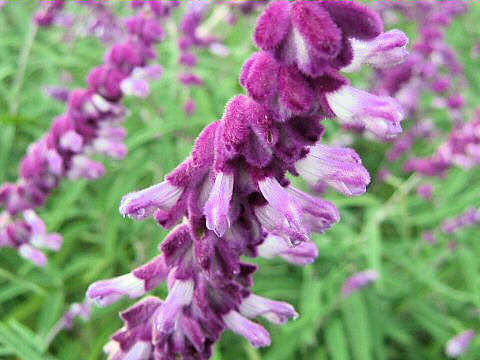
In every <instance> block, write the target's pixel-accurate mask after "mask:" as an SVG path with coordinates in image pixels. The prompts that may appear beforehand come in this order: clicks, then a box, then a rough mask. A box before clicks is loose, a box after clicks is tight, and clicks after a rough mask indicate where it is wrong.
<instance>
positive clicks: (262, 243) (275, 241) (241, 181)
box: [88, 1, 405, 359]
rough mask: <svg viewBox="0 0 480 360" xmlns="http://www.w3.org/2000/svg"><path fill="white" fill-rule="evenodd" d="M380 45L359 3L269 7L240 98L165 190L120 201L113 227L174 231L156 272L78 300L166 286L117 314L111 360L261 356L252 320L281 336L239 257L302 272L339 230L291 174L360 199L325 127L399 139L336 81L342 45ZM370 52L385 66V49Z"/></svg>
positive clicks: (362, 177)
mask: <svg viewBox="0 0 480 360" xmlns="http://www.w3.org/2000/svg"><path fill="white" fill-rule="evenodd" d="M382 33H383V26H382V23H381V21H380V19H379V17H378V15H377V14H376V13H374V12H373V11H371V10H369V9H368V8H367V7H365V6H363V5H361V4H359V3H356V2H339V1H296V2H287V1H275V2H272V3H271V4H270V5H269V7H268V8H267V9H266V10H265V12H264V14H263V15H262V16H261V17H260V19H259V21H258V23H257V28H256V31H255V41H256V43H257V45H258V46H259V47H260V49H261V50H260V51H259V52H257V53H255V54H253V56H252V57H251V58H250V59H248V60H247V61H246V63H245V65H244V68H243V71H242V74H241V84H242V85H243V86H244V88H245V89H246V90H247V92H248V94H247V95H238V96H235V97H234V98H233V99H232V100H230V102H229V103H228V104H227V106H226V109H225V112H224V114H223V117H222V118H221V119H220V120H219V121H216V122H214V123H212V124H210V125H208V126H207V127H206V128H205V129H204V130H203V132H202V133H201V134H200V136H199V137H198V139H197V141H196V143H195V145H194V149H193V151H192V153H191V155H190V156H189V157H188V158H187V159H186V160H185V161H184V162H183V163H182V164H180V165H179V166H178V167H177V168H176V169H175V170H174V171H173V172H172V173H170V174H169V175H168V176H166V178H165V181H163V182H161V183H160V184H158V185H154V186H152V187H150V188H147V189H145V190H140V191H137V192H133V193H130V194H128V195H126V196H125V197H124V198H123V199H122V202H121V205H120V212H121V213H122V215H124V216H127V217H131V218H134V219H138V220H143V219H146V218H148V217H152V218H154V219H155V220H156V221H157V222H158V223H159V224H160V225H162V226H163V227H165V228H168V229H170V228H171V229H172V230H171V232H170V234H169V235H168V236H167V238H166V239H165V240H164V242H163V243H162V244H161V247H160V249H161V255H160V257H159V259H162V260H154V261H160V263H161V264H162V266H161V267H153V268H152V269H151V270H147V268H148V266H147V267H146V268H145V269H144V270H142V271H141V272H140V273H141V275H142V276H139V272H138V269H137V270H135V271H134V272H132V273H130V274H127V275H123V276H120V277H117V278H115V279H112V280H103V281H99V282H97V283H94V284H92V285H91V286H90V289H89V290H88V296H89V297H90V298H93V299H96V300H98V302H99V303H100V304H109V303H111V302H112V301H115V300H117V299H118V298H120V297H121V296H128V297H140V296H142V295H143V294H144V293H145V291H149V290H151V288H149V289H147V286H146V284H147V281H150V284H151V283H154V284H155V286H157V285H158V283H159V282H160V281H162V280H164V281H165V282H166V283H167V286H168V290H169V294H168V296H167V297H166V299H165V300H163V301H162V300H160V299H158V298H154V297H149V298H147V299H144V300H141V301H140V302H139V303H137V304H136V305H134V306H133V307H132V308H130V309H129V310H127V311H126V312H124V313H123V314H122V318H123V319H124V321H125V326H124V327H123V328H122V329H121V330H120V331H119V332H118V333H116V334H115V335H114V336H113V338H112V342H110V343H109V344H108V345H107V347H106V348H105V350H106V351H107V352H108V353H109V355H110V356H111V357H112V358H114V359H157V358H160V359H175V358H185V359H207V358H209V357H210V356H211V354H212V346H213V345H214V344H215V343H216V342H217V341H218V340H219V338H220V336H221V334H222V332H223V331H225V330H227V329H229V330H232V331H234V332H235V333H237V334H239V335H241V336H243V337H245V338H246V339H247V340H249V341H250V343H251V344H252V345H253V346H255V347H262V346H268V345H269V344H270V343H271V338H270V335H269V333H268V332H267V330H266V329H265V328H264V327H263V326H261V325H260V324H258V323H256V322H254V321H253V320H252V319H254V318H256V317H259V316H262V317H264V318H266V319H267V320H269V321H270V322H273V323H274V324H283V323H285V322H286V321H288V320H289V319H295V318H296V317H297V316H298V315H297V313H296V311H295V310H294V308H293V307H292V306H291V305H289V304H287V303H284V302H281V301H274V300H270V299H267V298H264V297H261V296H260V295H257V294H254V293H252V285H253V274H254V272H255V271H256V270H257V266H255V265H252V264H248V263H246V262H245V261H244V260H243V256H245V255H247V256H259V255H260V256H264V257H266V258H271V257H276V256H279V257H282V258H284V259H285V260H286V261H288V262H290V263H294V264H298V265H306V264H309V263H311V262H313V261H314V259H315V257H316V256H317V255H318V249H317V247H316V245H315V244H314V243H313V242H312V236H313V234H315V233H323V232H325V231H327V230H328V229H329V228H330V227H331V226H333V225H334V224H335V223H336V222H338V221H339V220H340V214H339V211H338V209H337V208H336V206H335V205H334V204H333V203H331V202H329V201H327V200H325V199H322V198H319V197H315V196H312V195H310V194H307V193H305V192H303V191H301V190H300V189H297V188H295V187H294V186H293V185H292V184H291V183H290V180H289V178H288V176H287V174H288V173H290V174H291V175H293V176H302V177H304V178H305V179H306V180H307V181H309V182H310V183H312V184H313V185H319V184H326V185H329V186H331V187H332V188H334V189H336V190H338V191H340V192H342V193H344V194H346V195H360V194H362V193H364V192H365V191H366V187H367V185H368V183H369V182H370V176H369V174H368V171H367V170H366V169H365V168H364V166H363V165H362V162H361V160H360V157H359V156H358V154H357V153H356V152H355V151H354V150H352V149H349V148H343V147H333V146H328V145H325V144H322V143H320V142H321V140H322V137H323V134H324V132H325V128H324V126H323V125H322V122H323V121H326V119H327V118H328V117H334V116H335V115H338V118H339V120H340V121H341V122H353V123H354V125H355V126H362V127H365V128H368V129H369V130H371V131H372V132H374V133H375V134H376V135H378V136H379V137H382V138H384V137H390V136H394V135H396V134H397V133H398V132H399V131H400V129H401V128H400V121H401V120H402V118H401V112H400V111H399V108H398V106H397V104H396V103H395V101H394V100H393V99H390V98H386V97H382V98H377V97H375V96H373V95H369V94H366V93H364V92H361V91H360V90H356V89H354V88H352V87H350V86H349V81H348V80H347V79H346V78H345V77H344V76H343V75H342V74H341V70H342V69H343V68H345V67H347V66H349V65H350V64H351V63H352V61H353V58H354V56H353V52H352V39H356V40H359V41H373V40H374V39H376V38H378V37H379V36H381V35H382ZM404 45H405V44H404V42H399V44H398V46H399V48H402V47H403V46H404ZM382 49H383V50H382ZM375 51H377V52H379V53H376V55H375V56H380V53H381V51H386V52H388V53H389V54H390V53H391V52H392V47H389V46H385V47H383V48H382V46H377V47H376V50H375ZM372 56H373V55H372ZM366 63H368V62H366ZM339 93H340V96H338V97H337V98H335V99H334V100H333V101H332V97H335V96H336V95H339ZM335 94H336V95H335ZM340 106H345V107H346V108H344V109H346V113H345V111H344V112H343V113H341V115H342V116H340V115H339V114H337V113H340V112H341V111H342V110H339V109H340ZM343 115H345V116H343ZM160 268H161V270H159V269H160ZM155 286H154V287H155Z"/></svg>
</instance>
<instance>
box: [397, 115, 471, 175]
mask: <svg viewBox="0 0 480 360" xmlns="http://www.w3.org/2000/svg"><path fill="white" fill-rule="evenodd" d="M479 154H480V110H477V112H476V115H475V119H474V120H473V121H470V122H466V123H464V124H462V125H460V126H457V127H456V128H455V129H454V130H453V131H452V133H451V134H450V136H449V137H448V139H447V140H446V141H445V142H444V143H443V144H441V145H440V146H439V147H438V149H437V151H436V152H435V154H433V155H432V156H430V157H425V158H418V157H414V158H411V159H410V160H409V161H408V162H407V163H406V164H405V169H406V170H407V171H415V172H418V173H420V174H422V175H425V176H445V175H447V172H448V170H449V169H450V168H451V167H452V166H459V167H461V168H464V169H471V168H472V167H474V166H477V165H478V164H480V155H479Z"/></svg>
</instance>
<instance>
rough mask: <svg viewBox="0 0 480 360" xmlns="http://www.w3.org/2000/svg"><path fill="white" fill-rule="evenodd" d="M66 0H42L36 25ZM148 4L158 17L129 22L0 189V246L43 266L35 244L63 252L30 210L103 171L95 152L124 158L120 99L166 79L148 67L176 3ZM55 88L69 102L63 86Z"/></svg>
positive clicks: (101, 9) (105, 12)
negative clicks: (68, 182)
mask: <svg viewBox="0 0 480 360" xmlns="http://www.w3.org/2000/svg"><path fill="white" fill-rule="evenodd" d="M86 4H90V5H91V6H92V7H94V8H95V9H96V13H100V12H101V13H102V14H103V15H104V17H105V18H107V17H110V20H112V19H111V15H112V14H111V13H110V12H109V11H108V9H107V8H106V7H104V5H103V4H99V3H97V2H93V1H91V2H90V1H88V2H86ZM64 5H65V2H64V1H63V0H55V1H48V4H47V2H45V3H44V4H43V6H42V10H41V12H40V13H38V14H37V15H36V21H37V23H38V24H39V25H40V26H49V25H51V24H52V23H53V21H54V20H55V17H56V16H57V15H58V13H59V12H60V11H61V10H62V9H63V6H64ZM150 5H151V6H150V7H151V9H152V11H153V12H154V13H155V14H156V16H153V15H152V14H151V13H146V12H140V13H139V14H137V15H136V16H134V17H133V18H131V19H130V20H129V21H128V26H127V30H128V33H127V34H125V39H122V41H121V42H118V43H116V44H115V45H113V46H112V48H111V49H110V50H109V51H108V53H107V55H106V57H105V64H103V65H101V66H99V67H96V68H95V69H93V70H92V71H91V72H90V74H89V75H88V88H87V89H80V90H75V91H73V92H72V93H69V94H68V110H67V112H66V114H64V115H62V116H59V117H57V118H56V119H55V120H54V122H53V124H52V127H51V129H50V130H49V131H48V132H47V133H46V134H45V135H44V136H43V137H42V138H41V139H40V140H38V141H36V142H35V143H33V144H32V145H31V146H30V147H29V150H28V153H27V155H26V156H25V157H24V159H23V160H22V164H21V172H20V179H19V180H18V181H17V183H15V184H4V185H2V186H1V187H0V206H2V207H3V208H5V211H3V212H2V213H1V214H0V216H2V217H3V218H4V219H7V220H6V221H5V222H6V223H5V224H4V225H2V226H1V227H0V232H1V233H2V241H1V243H0V246H13V247H15V248H17V249H18V250H19V252H20V255H22V256H23V257H26V258H29V259H31V260H32V261H34V262H36V263H37V264H39V265H42V266H43V265H45V264H46V257H45V254H44V253H43V252H41V251H40V250H38V249H37V247H41V248H49V249H52V250H58V248H59V247H60V246H61V238H60V236H59V235H58V234H47V233H46V231H45V226H43V227H42V226H41V224H42V222H41V220H40V219H38V218H37V217H36V215H34V213H31V212H29V210H32V209H35V208H38V207H41V206H43V205H44V204H45V202H46V201H47V199H48V198H49V196H50V195H51V193H52V192H53V191H54V190H55V189H56V188H57V187H58V186H59V185H60V183H61V180H63V179H65V178H68V179H80V178H86V179H97V178H99V177H101V176H103V175H104V173H105V167H104V166H103V165H102V164H101V163H100V162H97V161H94V160H92V156H93V155H95V154H103V155H107V156H110V157H113V158H117V159H122V158H124V157H125V156H126V155H127V147H126V145H125V137H126V130H125V129H124V128H122V127H121V123H122V122H123V121H124V120H125V116H126V110H125V108H124V107H123V105H122V100H123V97H124V95H127V94H135V95H139V96H146V95H148V92H149V85H148V83H147V80H151V79H157V78H158V77H159V76H161V73H162V68H161V66H160V65H151V66H148V65H147V64H148V62H149V61H150V60H151V59H153V58H154V57H155V56H156V53H155V48H154V46H155V44H156V43H157V42H159V41H160V40H162V39H163V27H162V25H161V23H160V19H161V17H163V16H165V14H167V13H169V9H171V8H172V6H173V2H169V4H168V5H167V4H165V5H162V9H163V10H164V11H163V10H162V12H161V15H159V13H160V11H159V8H158V4H157V5H153V2H152V4H150ZM153 9H155V10H153ZM97 25H98V26H101V24H100V23H98V24H97ZM97 28H98V27H97ZM54 90H55V89H54ZM51 92H52V95H53V96H56V97H61V98H62V99H66V95H65V94H66V93H65V91H63V90H62V92H59V91H51ZM25 211H26V212H25ZM3 215H5V216H3ZM22 216H23V218H22ZM39 224H40V225H39Z"/></svg>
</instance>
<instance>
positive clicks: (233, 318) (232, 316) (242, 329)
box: [223, 311, 272, 347]
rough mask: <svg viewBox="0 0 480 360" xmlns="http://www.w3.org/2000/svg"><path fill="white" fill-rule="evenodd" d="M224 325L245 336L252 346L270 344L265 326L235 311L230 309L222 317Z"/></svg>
mask: <svg viewBox="0 0 480 360" xmlns="http://www.w3.org/2000/svg"><path fill="white" fill-rule="evenodd" d="M223 321H225V325H226V326H227V327H228V328H229V329H230V330H232V331H233V332H235V333H237V334H239V335H241V336H243V337H245V338H246V339H247V340H248V341H250V343H251V344H252V346H253V347H265V346H270V343H271V341H272V340H271V339H270V334H269V333H268V331H267V330H265V328H264V327H263V326H261V325H259V324H257V323H254V322H253V321H250V320H248V319H247V318H245V317H243V316H242V315H240V314H239V313H238V312H236V311H230V312H229V313H228V314H227V315H225V316H224V317H223Z"/></svg>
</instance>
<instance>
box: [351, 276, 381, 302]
mask: <svg viewBox="0 0 480 360" xmlns="http://www.w3.org/2000/svg"><path fill="white" fill-rule="evenodd" d="M379 277H380V275H379V274H378V272H376V271H375V270H365V271H362V272H358V273H356V274H354V275H352V276H350V277H349V278H348V279H347V281H345V284H344V285H343V288H342V296H344V297H348V296H350V295H351V294H352V293H353V292H355V291H358V290H360V289H363V288H364V287H366V286H367V285H369V284H371V283H374V282H376V281H377V280H378V278H379Z"/></svg>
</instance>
